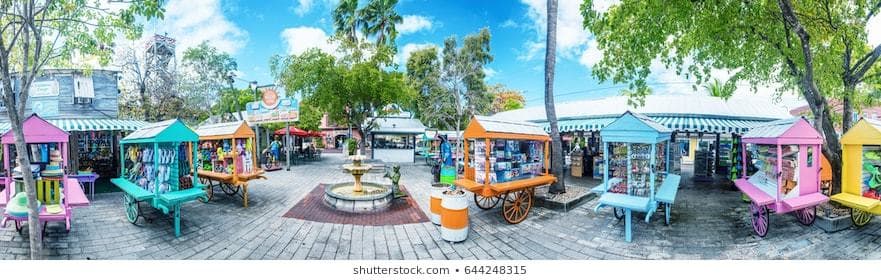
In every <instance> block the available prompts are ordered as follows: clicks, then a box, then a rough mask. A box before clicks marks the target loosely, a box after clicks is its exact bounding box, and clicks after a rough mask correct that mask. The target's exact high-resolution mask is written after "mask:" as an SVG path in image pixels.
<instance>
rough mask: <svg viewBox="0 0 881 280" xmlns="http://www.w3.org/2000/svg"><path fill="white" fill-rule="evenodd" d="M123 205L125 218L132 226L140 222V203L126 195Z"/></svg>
mask: <svg viewBox="0 0 881 280" xmlns="http://www.w3.org/2000/svg"><path fill="white" fill-rule="evenodd" d="M122 198H123V204H125V217H126V219H128V221H129V222H130V223H132V224H134V223H137V222H138V217H140V213H138V212H140V209H138V202H137V201H135V198H134V197H132V196H131V195H129V194H125V195H123V196H122Z"/></svg>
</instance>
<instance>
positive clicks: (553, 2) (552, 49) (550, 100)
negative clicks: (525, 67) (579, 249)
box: [545, 0, 566, 193]
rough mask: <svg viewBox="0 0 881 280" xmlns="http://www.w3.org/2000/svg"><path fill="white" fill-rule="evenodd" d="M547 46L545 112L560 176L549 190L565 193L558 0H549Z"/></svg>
mask: <svg viewBox="0 0 881 280" xmlns="http://www.w3.org/2000/svg"><path fill="white" fill-rule="evenodd" d="M547 32H548V33H547V45H546V47H545V112H546V113H547V115H548V122H549V123H550V125H551V145H552V147H551V159H552V160H553V161H552V162H551V172H552V173H554V176H556V177H557V178H558V181H557V183H556V184H553V185H551V187H550V189H549V190H548V192H550V193H565V192H566V186H565V185H564V184H563V176H565V174H563V161H564V160H565V158H564V157H563V144H562V143H563V141H562V139H561V138H560V130H559V128H557V110H556V109H555V108H554V67H555V66H556V64H557V0H548V30H547Z"/></svg>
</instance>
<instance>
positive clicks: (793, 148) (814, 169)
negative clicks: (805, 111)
mask: <svg viewBox="0 0 881 280" xmlns="http://www.w3.org/2000/svg"><path fill="white" fill-rule="evenodd" d="M742 139H743V144H742V145H743V149H742V150H743V151H744V152H743V153H742V154H741V155H742V157H743V164H744V165H743V170H747V166H746V163H747V161H751V162H752V163H753V165H754V166H755V167H756V168H757V169H758V171H756V172H754V173H753V174H749V172H744V177H741V178H740V179H737V180H736V181H734V185H735V186H737V188H738V189H740V191H741V192H743V193H744V194H746V196H747V197H749V199H750V201H752V202H751V203H750V207H749V209H750V217H751V218H752V225H753V230H754V231H755V232H756V234H758V235H759V236H760V237H764V236H765V235H766V234H768V227H769V226H770V224H769V211H774V212H775V213H777V214H784V213H789V212H795V216H796V218H797V219H798V221H799V222H801V223H802V224H803V225H811V224H812V223H814V219H815V218H816V211H817V209H816V207H815V206H817V205H818V204H820V203H823V202H825V201H827V200H829V198H828V197H826V196H825V195H823V194H822V193H820V177H819V175H820V165H821V163H820V154H821V152H822V151H821V150H820V145H821V144H823V138H822V137H821V136H820V134H819V133H817V131H816V130H814V128H813V127H811V124H810V123H808V121H806V120H805V119H803V118H793V119H786V120H779V121H774V122H769V123H765V124H762V125H759V126H756V127H753V128H750V130H749V132H747V133H746V134H744V135H743V138H742Z"/></svg>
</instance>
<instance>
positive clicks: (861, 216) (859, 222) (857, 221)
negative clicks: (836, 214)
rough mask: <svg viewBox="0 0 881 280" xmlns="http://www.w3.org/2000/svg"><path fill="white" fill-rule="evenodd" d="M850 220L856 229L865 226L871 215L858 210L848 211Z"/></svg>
mask: <svg viewBox="0 0 881 280" xmlns="http://www.w3.org/2000/svg"><path fill="white" fill-rule="evenodd" d="M850 219H851V220H852V221H853V225H855V226H857V227H862V226H865V225H866V224H868V223H869V221H871V220H872V214H870V213H869V212H866V211H863V210H860V209H854V208H851V209H850Z"/></svg>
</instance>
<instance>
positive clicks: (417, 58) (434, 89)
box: [407, 47, 458, 129]
mask: <svg viewBox="0 0 881 280" xmlns="http://www.w3.org/2000/svg"><path fill="white" fill-rule="evenodd" d="M440 68H441V67H440V61H439V60H438V55H437V48H435V47H430V48H425V49H420V50H416V51H413V52H411V53H410V57H409V58H408V59H407V83H408V84H409V85H410V87H411V88H413V89H414V90H415V91H416V98H415V99H414V102H413V103H412V106H411V107H412V108H411V111H412V112H413V113H414V114H415V115H416V117H417V118H419V120H420V121H422V123H423V124H425V125H426V126H428V127H433V128H441V129H451V128H453V127H455V125H456V119H457V117H456V116H457V115H458V114H457V113H456V107H455V104H456V96H455V95H454V94H453V92H452V91H450V90H447V89H446V88H444V87H443V85H442V84H441V81H440V79H441V70H440Z"/></svg>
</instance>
